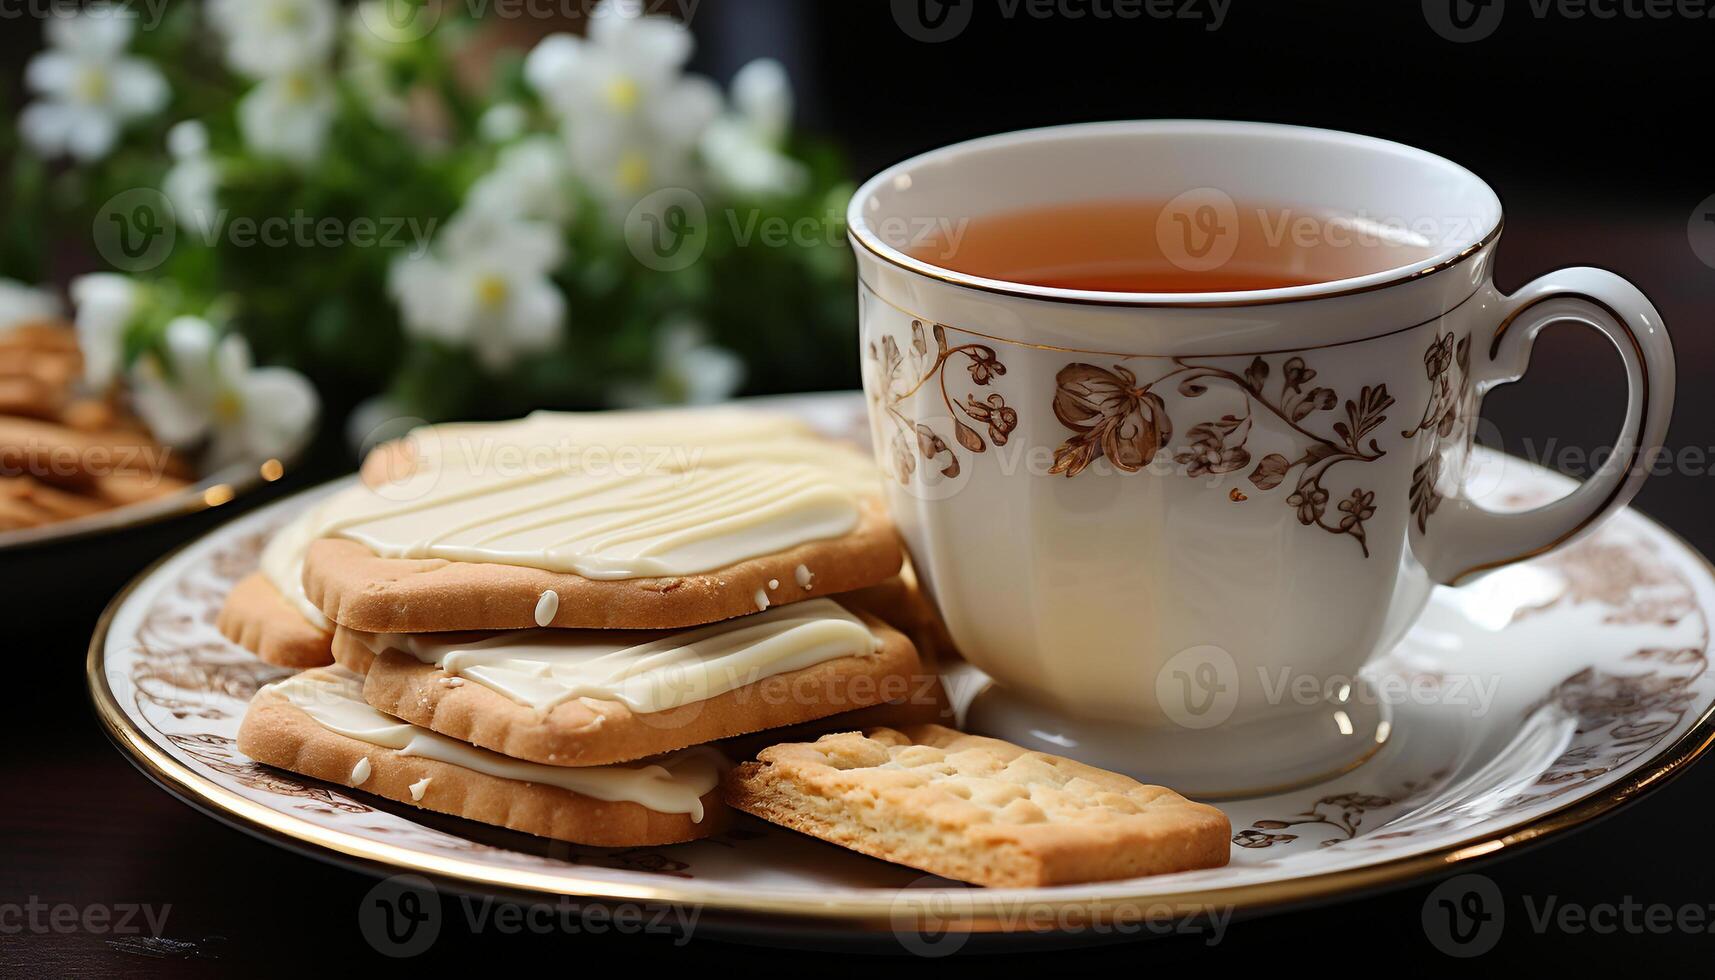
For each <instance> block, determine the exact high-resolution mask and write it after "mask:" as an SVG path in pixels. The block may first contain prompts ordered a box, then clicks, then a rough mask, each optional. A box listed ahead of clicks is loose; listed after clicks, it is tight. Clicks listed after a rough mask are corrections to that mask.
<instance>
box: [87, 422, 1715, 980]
mask: <svg viewBox="0 0 1715 980" xmlns="http://www.w3.org/2000/svg"><path fill="white" fill-rule="evenodd" d="M774 407H778V408H788V409H791V410H795V411H800V412H802V413H803V414H805V416H806V417H808V418H810V419H812V421H814V422H815V423H816V424H817V425H819V426H821V427H823V428H825V429H827V430H829V431H831V432H836V433H839V434H842V435H846V434H851V433H854V432H862V431H864V429H863V426H862V424H861V415H860V414H859V413H861V412H862V410H863V408H862V401H861V400H860V399H859V397H858V396H856V395H850V396H846V395H841V396H832V397H822V398H814V399H795V400H783V401H777V402H776V403H775V405H774ZM1503 472H1504V477H1503V480H1504V482H1505V484H1506V487H1505V489H1506V490H1507V491H1508V492H1509V495H1510V497H1511V499H1512V501H1513V502H1514V503H1517V504H1519V505H1523V504H1525V503H1528V502H1530V501H1533V500H1537V499H1540V498H1542V497H1545V496H1553V495H1556V494H1559V493H1563V492H1564V491H1565V490H1566V489H1567V487H1569V486H1570V481H1568V480H1566V479H1564V478H1562V477H1559V476H1555V475H1553V474H1550V473H1547V472H1546V471H1543V470H1541V469H1538V468H1535V467H1532V466H1530V465H1528V464H1525V463H1520V462H1517V461H1512V460H1509V461H1508V462H1507V465H1506V466H1505V467H1504V468H1503ZM318 492H325V490H324V491H311V492H310V493H307V494H300V495H299V496H297V497H293V498H290V499H287V500H284V501H280V502H279V503H277V504H274V505H272V506H269V507H267V508H264V509H262V510H259V511H256V512H254V513H251V514H248V515H246V516H244V517H243V518H241V519H239V520H236V521H234V522H232V523H230V524H228V525H226V526H224V527H222V528H220V529H219V530H217V531H215V532H213V533H211V534H209V535H208V536H207V537H205V538H203V539H201V540H199V541H197V542H194V543H193V544H191V545H189V546H188V547H186V548H184V549H183V550H181V551H179V552H177V553H175V554H173V555H171V556H170V557H168V558H167V559H165V560H164V561H162V562H161V563H158V564H157V565H156V566H155V567H153V568H152V569H150V570H149V571H147V572H145V573H144V574H143V575H142V576H140V577H139V578H138V579H137V580H136V581H135V582H133V583H132V584H131V586H130V587H129V588H127V589H126V590H125V591H124V592H123V593H122V594H121V595H120V596H119V597H118V598H117V599H115V600H114V602H113V604H112V605H111V606H110V607H109V608H108V610H107V613H106V614H105V615H104V616H103V618H102V620H101V623H100V625H99V627H98V628H97V631H96V633H95V637H94V639H93V641H92V642H91V645H90V654H89V667H88V669H89V683H90V688H91V693H92V696H93V698H94V700H95V704H96V707H97V709H98V712H99V714H100V716H101V718H102V720H103V721H104V722H105V724H106V726H107V728H108V729H109V732H110V734H111V735H112V737H113V738H114V740H115V742H117V743H118V745H119V747H120V748H121V750H122V751H123V752H124V753H125V754H126V755H127V757H129V758H130V759H131V760H132V761H133V762H134V763H135V764H136V765H137V766H138V767H139V768H141V769H142V770H143V771H144V772H145V773H147V774H148V775H150V776H151V777H152V778H154V779H155V780H156V781H157V782H159V783H160V784H161V785H162V786H164V787H165V788H167V789H168V790H169V791H170V792H172V793H174V794H175V795H177V796H179V797H181V798H183V799H184V800H186V801H187V802H190V803H191V804H192V805H193V806H195V807H197V808H198V809H201V810H203V811H205V812H208V813H210V814H213V815H215V816H216V817H218V818H219V819H222V820H224V821H227V822H229V823H232V824H234V825H236V826H239V827H240V828H242V829H245V830H247V831H249V832H251V833H253V834H256V835H257V836H260V837H262V838H264V839H267V840H271V841H275V842H278V843H280V844H283V845H285V846H288V847H292V848H295V849H298V850H301V851H303V852H305V853H307V854H311V855H314V856H316V857H319V858H322V859H326V860H332V861H337V862H340V863H344V864H348V865H352V866H356V867H360V868H363V869H366V870H370V871H376V872H380V873H384V874H395V873H404V872H410V873H416V874H421V875H425V876H427V877H429V878H431V879H433V880H435V881H437V882H440V883H442V884H448V885H452V886H455V887H458V888H461V889H464V890H476V891H485V892H500V893H507V894H514V895H516V894H520V893H526V894H538V895H571V896H585V897H590V898H596V899H603V900H609V901H635V902H643V903H661V904H673V905H694V906H696V907H697V908H698V910H699V914H700V915H701V916H702V921H703V923H704V925H705V926H707V927H711V928H751V929H767V930H771V931H774V932H776V933H777V932H778V931H779V930H783V929H784V930H804V931H805V932H806V933H814V934H816V935H820V936H824V937H825V936H827V935H828V934H829V933H830V932H834V931H838V932H859V931H867V932H870V933H874V932H877V931H879V932H880V934H881V935H880V936H879V938H878V941H880V942H882V943H887V944H891V943H894V942H898V943H902V944H904V945H906V946H907V947H909V948H916V946H921V945H922V944H923V943H925V942H929V941H931V939H933V941H935V942H942V943H944V942H947V941H948V940H947V939H946V938H945V937H947V936H953V937H963V936H965V935H967V934H968V933H969V932H976V931H1013V932H1017V931H1038V932H1039V931H1053V932H1056V933H1059V934H1074V938H1079V939H1086V940H1088V939H1104V938H1111V937H1112V936H1113V935H1115V934H1116V933H1121V934H1123V929H1124V928H1125V923H1128V922H1129V923H1131V926H1132V928H1133V929H1134V930H1137V931H1141V930H1142V929H1144V928H1146V927H1147V926H1146V925H1144V924H1146V923H1158V922H1160V921H1162V920H1163V919H1164V918H1170V917H1182V916H1189V917H1195V916H1198V915H1208V916H1222V915H1230V914H1231V913H1233V912H1240V913H1243V912H1248V911H1256V910H1261V909H1265V908H1270V907H1275V906H1278V905H1281V904H1284V903H1295V902H1301V901H1306V900H1310V899H1318V898H1328V897H1333V896H1338V895H1345V894H1353V893H1357V892H1360V891H1362V890H1365V889H1370V888H1375V887H1378V886H1382V885H1386V884H1394V883H1399V882H1402V881H1405V880H1408V879H1410V878H1413V877H1416V876H1421V875H1427V874H1433V873H1435V872H1438V871H1441V870H1443V869H1445V868H1446V867H1448V866H1450V865H1452V864H1454V863H1457V862H1460V861H1464V860H1468V859H1473V858H1478V857H1483V856H1488V855H1493V854H1495V853H1497V852H1500V851H1503V850H1505V849H1507V848H1509V847H1513V846H1515V845H1518V844H1520V843H1523V842H1525V841H1530V840H1535V839H1540V838H1543V837H1546V836H1549V835H1551V834H1554V833H1557V832H1559V831H1562V830H1565V829H1567V828H1570V827H1573V826H1576V825H1578V824H1581V823H1584V822H1586V821H1588V820H1591V819H1593V818H1594V817H1596V816H1598V815H1600V814H1603V813H1605V812H1607V811H1609V810H1611V809H1613V808H1614V807H1617V806H1620V805H1623V804H1625V803H1628V802H1630V801H1631V800H1633V799H1635V798H1636V797H1637V796H1638V795H1640V794H1641V793H1643V792H1645V791H1647V790H1648V789H1651V788H1653V787H1655V786H1657V785H1660V784H1661V783H1662V782H1663V781H1664V778H1665V777H1668V776H1670V775H1672V774H1675V773H1677V772H1679V771H1680V770H1682V769H1683V768H1684V767H1685V766H1686V765H1688V764H1689V763H1690V762H1691V761H1692V760H1693V759H1695V758H1696V757H1697V756H1698V755H1699V754H1700V753H1701V752H1703V751H1704V750H1705V749H1706V748H1707V747H1708V745H1709V744H1710V742H1711V740H1712V738H1715V713H1712V705H1715V675H1712V674H1711V672H1710V670H1709V611H1710V610H1711V609H1712V608H1715V574H1712V570H1711V568H1710V566H1709V564H1708V563H1707V562H1706V561H1705V560H1704V559H1703V558H1702V557H1701V556H1700V555H1698V554H1697V553H1696V552H1695V551H1693V550H1691V549H1690V548H1689V547H1687V546H1686V545H1685V544H1684V543H1683V542H1681V541H1680V540H1679V539H1677V538H1675V537H1674V536H1673V535H1672V534H1671V533H1669V532H1667V531H1665V530H1663V529H1662V528H1661V527H1659V526H1657V525H1655V524H1653V523H1652V522H1650V521H1649V520H1647V519H1646V518H1644V517H1642V516H1641V515H1639V514H1637V513H1636V512H1633V511H1627V512H1624V513H1622V514H1620V515H1619V516H1618V517H1616V518H1615V519H1614V520H1613V521H1612V522H1611V523H1609V524H1608V525H1607V526H1606V527H1605V528H1604V529H1603V530H1602V531H1600V532H1599V533H1598V534H1596V535H1595V536H1594V537H1593V538H1590V539H1587V540H1586V541H1584V542H1582V543H1580V544H1578V545H1576V546H1574V547H1572V548H1570V549H1568V550H1566V551H1564V552H1560V553H1558V554H1555V555H1552V556H1550V557H1548V558H1546V559H1541V560H1537V561H1533V562H1529V563H1526V564H1523V565H1518V566H1514V567H1512V568H1510V569H1505V570H1502V571H1500V572H1498V573H1496V574H1494V575H1491V576H1489V577H1488V578H1486V579H1483V580H1481V581H1479V582H1477V583H1476V584H1474V585H1471V586H1468V587H1466V588H1463V589H1459V590H1451V589H1443V590H1440V591H1438V592H1437V593H1436V595H1435V596H1434V598H1433V600H1432V601H1431V604H1430V607H1429V609H1428V611H1427V613H1426V614H1425V615H1424V617H1423V619H1422V620H1421V621H1420V622H1419V623H1418V624H1417V626H1416V627H1415V628H1414V629H1413V630H1412V632H1411V634H1410V636H1409V637H1408V639H1407V640H1406V641H1405V642H1404V643H1403V644H1401V645H1400V646H1399V647H1398V648H1397V649H1395V650H1394V651H1393V652H1392V653H1391V654H1389V655H1388V656H1387V657H1385V658H1383V659H1382V660H1381V661H1379V662H1377V663H1376V664H1373V665H1372V666H1371V668H1370V669H1369V670H1368V671H1366V674H1365V677H1366V679H1367V680H1368V681H1370V682H1371V684H1372V685H1373V687H1374V688H1375V690H1377V691H1379V692H1382V696H1383V697H1390V698H1391V699H1392V700H1390V701H1388V704H1387V709H1388V712H1389V713H1390V717H1389V723H1390V727H1391V734H1390V736H1389V737H1388V738H1386V740H1385V742H1384V744H1382V745H1381V747H1380V749H1379V750H1378V751H1376V752H1375V753H1374V754H1373V756H1371V757H1370V758H1369V759H1368V761H1366V762H1364V763H1363V764H1362V765H1359V766H1357V767H1356V768H1354V769H1352V770H1350V771H1349V772H1346V773H1344V774H1341V775H1339V776H1337V777H1335V778H1332V779H1329V780H1326V781H1324V782H1321V783H1318V784H1316V785H1311V786H1305V787H1302V788H1299V789H1293V790H1289V791H1285V792H1280V793H1275V794H1272V795H1268V796H1262V797H1258V798H1254V799H1246V800H1241V801H1237V802H1231V803H1225V804H1222V806H1223V809H1225V810H1226V811H1227V813H1228V815H1229V816H1230V817H1231V818H1232V823H1233V830H1234V837H1233V849H1232V862H1231V863H1230V864H1229V865H1228V866H1227V867H1225V868H1221V869H1218V870H1211V871H1199V872H1193V873H1187V874H1176V875H1162V876H1158V877H1154V878H1140V879H1132V880H1126V881H1114V882H1104V883H1101V884H1094V885H1080V886H1066V887H1059V888H1050V889H1040V890H985V889H978V888H968V887H965V886H962V885H958V884H954V883H951V882H946V881H943V880H940V879H936V878H928V877H925V876H923V875H922V874H921V873H919V872H916V871H913V870H911V869H908V868H902V867H895V866H892V865H888V864H884V863H882V862H879V861H874V860H871V859H869V858H865V857H860V856H858V855H856V854H853V853H850V852H847V851H844V850H842V849H840V848H837V847H834V846H832V845H828V844H824V843H821V842H819V841H815V840H811V839H809V838H805V837H801V836H799V835H796V834H793V833H791V832H789V831H785V830H781V829H778V828H774V827H770V826H766V825H764V824H761V823H757V822H751V821H746V822H742V823H740V824H739V825H738V827H737V828H736V829H735V830H734V831H732V832H730V833H729V834H727V835H725V836H723V837H720V838H717V839H714V840H709V841H703V842H698V843H694V844H685V845H678V846H673V847H660V848H640V849H633V850H624V851H610V850H603V849H598V848H586V847H576V846H571V845H565V844H560V843H556V842H549V841H543V840H538V839H535V838H530V837H526V836H523V835H519V834H513V833H509V832H506V831H499V830H495V829H493V828H488V827H484V826H481V825H478V824H474V823H467V822H464V821H459V820H455V819H451V818H444V817H438V816H436V815H433V814H425V813H421V812H418V811H415V810H412V809H411V808H408V807H401V806H397V805H393V804H387V803H384V802H382V801H380V800H377V799H375V798H373V797H369V796H366V795H364V794H362V793H358V792H353V791H350V790H347V789H345V788H344V787H339V786H332V785H328V784H323V783H316V782H310V781H306V780H302V779H300V778H298V777H296V776H293V775H290V774H288V773H284V772H280V771H278V770H274V769H269V768H266V767H263V766H260V765H257V764H255V763H253V762H251V761H250V760H248V759H246V758H245V757H243V756H242V755H240V754H239V753H238V752H237V750H236V748H235V747H234V745H233V737H234V735H235V733H236V732H237V729H238V723H239V719H240V718H241V717H242V716H243V713H244V708H245V705H246V703H247V701H248V700H249V698H250V695H251V694H252V693H253V692H254V691H255V689H256V688H257V687H258V686H259V685H261V684H263V683H265V682H267V681H269V680H272V679H274V678H276V677H278V676H280V675H281V674H282V673H284V672H283V671H280V670H278V669H276V668H271V667H268V666H265V665H263V664H261V663H259V662H258V661H256V660H255V659H254V658H252V657H251V656H249V655H248V654H246V653H245V652H244V651H242V650H240V649H238V648H237V647H235V646H233V645H232V644H230V643H228V642H226V641H225V640H223V639H222V638H221V637H220V635H219V633H218V632H217V631H216V630H215V628H214V619H215V612H216V610H217V609H218V608H219V606H220V603H221V601H222V599H223V598H224V597H225V595H226V592H227V590H228V589H229V588H230V587H231V586H232V584H233V583H234V582H236V581H237V580H238V578H239V577H241V576H242V575H244V574H245V573H247V572H248V571H250V570H251V569H252V568H254V567H255V565H256V561H257V556H258V553H259V551H260V549H261V547H262V544H263V542H264V541H265V540H266V538H267V537H268V535H269V534H270V533H271V532H272V531H273V529H274V528H276V527H278V526H280V525H281V524H282V523H284V522H285V521H286V520H287V519H288V518H289V517H290V516H291V515H293V514H294V513H296V512H297V511H298V510H299V509H300V508H302V507H303V506H305V505H306V504H307V503H308V502H309V501H310V499H312V497H313V496H314V495H315V494H316V493H318ZM1388 692H1393V693H1392V694H1391V695H1390V694H1388ZM1097 926H1100V928H1096V927H1097ZM925 937H930V938H925ZM934 937H940V938H934ZM913 944H916V946H914V945H913ZM896 948H897V947H896ZM944 948H945V947H944V946H943V947H937V949H944Z"/></svg>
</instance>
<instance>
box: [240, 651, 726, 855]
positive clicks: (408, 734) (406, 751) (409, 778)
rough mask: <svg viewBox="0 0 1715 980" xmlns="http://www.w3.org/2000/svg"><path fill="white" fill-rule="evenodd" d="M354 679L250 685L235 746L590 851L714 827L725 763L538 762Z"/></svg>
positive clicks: (700, 757) (714, 757)
mask: <svg viewBox="0 0 1715 980" xmlns="http://www.w3.org/2000/svg"><path fill="white" fill-rule="evenodd" d="M361 683H362V682H361V680H360V679H359V678H357V677H356V676H354V675H352V674H349V673H347V672H345V671H342V670H340V669H338V668H333V667H323V668H317V669H314V670H308V671H305V672H303V673H301V674H297V675H294V676H293V677H289V678H287V679H286V680H283V681H280V682H278V683H275V684H270V685H268V686H267V687H264V688H262V689H261V690H260V691H258V692H256V696H255V698H253V699H252V700H251V702H250V709H249V710H248V711H247V712H245V715H244V721H243V723H242V724H241V725H240V727H239V730H238V749H239V751H241V752H243V753H244V754H245V755H247V756H249V757H250V758H252V759H255V760H256V761H257V762H262V763H266V764H267V765H271V766H278V767H280V768H281V769H286V770H290V771H291V772H295V773H300V774H302V775H306V776H311V777H314V778H316V779H322V780H326V781H328V782H331V783H337V784H339V785H342V786H350V787H353V788H355V789H362V790H364V791H365V792H369V793H374V794H375V795H377V796H381V797H384V798H386V799H390V800H394V801H397V802H400V803H408V804H411V805H413V806H418V807H422V808H424V809H427V810H434V811H435V812H437V813H446V814H450V815H452V816H455V817H464V818H466V819H469V820H475V821H478V822H480V823H486V824H492V825H494V826H497V827H506V828H508V829H511V830H517V831H522V832H524V833H527V834H535V835H537V836H539V837H552V838H555V839H558V840H564V841H572V842H575V843H580V844H591V845H597V846H602V847H635V846H642V845H648V844H670V843H675V842H678V841H686V840H695V839H698V838H702V837H708V836H711V835H712V834H715V833H717V832H719V831H720V830H722V829H723V828H724V827H725V825H726V822H727V820H728V816H729V813H728V811H727V809H726V806H725V805H724V804H723V803H722V802H721V798H720V790H719V786H718V783H719V781H720V773H721V770H722V769H723V768H724V767H725V760H724V758H723V757H721V756H720V754H719V753H718V752H716V751H714V750H713V749H709V748H706V747H699V748H695V749H688V750H686V751H683V752H677V753H674V754H673V755H670V756H664V757H661V758H658V759H652V760H647V761H645V762H641V763H636V764H632V765H623V766H619V765H616V766H596V767H590V768H584V769H573V768H566V767H554V766H543V765H538V764H536V763H532V762H522V761H519V760H517V759H509V758H507V757H505V756H502V755H497V754H495V753H493V752H489V751H487V750H485V749H479V748H475V747H473V746H470V745H466V744H464V743H461V742H458V741H455V740H453V739H450V738H447V737H446V736H444V735H439V734H436V733H435V732H431V731H428V730H426V729H422V728H417V727H415V726H413V725H408V724H406V723H404V722H402V721H399V720H398V719H396V718H391V717H388V716H387V715H384V714H382V713H381V712H379V711H376V710H375V709H374V708H372V707H370V706H369V705H368V704H366V703H364V701H363V700H362V694H361Z"/></svg>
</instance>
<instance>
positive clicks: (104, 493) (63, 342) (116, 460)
mask: <svg viewBox="0 0 1715 980" xmlns="http://www.w3.org/2000/svg"><path fill="white" fill-rule="evenodd" d="M82 374H83V355H82V354H81V352H80V351H79V349H78V345H77V336H76V335H75V334H74V333H73V332H72V330H71V328H70V327H68V326H66V325H64V324H61V323H57V322H53V321H42V322H38V323H25V324H22V325H19V326H15V327H12V328H11V329H8V330H4V331H0V531H12V530H20V529H23V528H34V527H41V526H43V525H47V524H54V523H57V522H59V521H66V520H71V519H73V518H78V517H87V516H89V515H91V514H96V513H100V512H101V511H104V510H110V509H112V508H114V507H119V506H123V505H125V504H131V503H138V502H141V501H145V500H150V499H153V498H155V497H160V496H164V495H166V494H169V493H174V492H177V491H179V490H182V489H183V488H185V487H186V486H189V484H190V480H191V478H192V477H193V476H194V474H193V473H192V471H191V468H190V466H189V462H188V460H186V459H183V458H181V454H178V453H175V452H173V451H172V450H170V449H168V448H167V447H165V446H163V445H161V444H160V443H158V442H156V441H155V440H154V439H153V438H152V437H151V436H150V435H149V432H148V430H147V429H146V428H145V427H144V425H143V423H142V422H140V421H138V420H137V418H136V417H134V416H132V415H131V414H130V413H128V412H127V411H126V410H125V409H124V407H123V405H122V404H121V403H120V402H119V401H118V400H117V399H116V398H112V397H94V396H91V395H88V394H85V393H82V392H80V387H81V385H80V381H81V379H82Z"/></svg>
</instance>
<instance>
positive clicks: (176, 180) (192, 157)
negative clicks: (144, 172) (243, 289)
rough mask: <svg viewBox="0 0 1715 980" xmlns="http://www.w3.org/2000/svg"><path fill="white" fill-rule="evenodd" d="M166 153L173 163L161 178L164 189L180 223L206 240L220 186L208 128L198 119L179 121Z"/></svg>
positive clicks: (212, 221) (213, 219)
mask: <svg viewBox="0 0 1715 980" xmlns="http://www.w3.org/2000/svg"><path fill="white" fill-rule="evenodd" d="M167 152H168V153H170V154H172V157H173V166H172V169H170V170H168V171H167V176H166V177H165V178H164V179H163V180H162V181H161V191H162V192H163V193H165V194H166V195H167V200H168V201H169V202H170V203H171V204H172V205H173V215H174V217H176V218H177V219H178V222H179V224H181V225H184V226H185V227H186V228H188V229H190V230H192V231H194V232H196V233H197V234H199V235H201V236H202V237H203V238H204V239H205V240H206V239H208V238H210V237H211V236H212V235H213V233H214V226H215V222H216V219H217V214H218V212H217V205H216V203H215V193H216V192H217V191H218V190H219V189H220V168H219V167H217V166H216V165H215V162H214V160H213V159H212V158H211V157H210V156H209V155H208V130H207V129H205V128H204V127H203V124H202V123H200V122H198V121H196V120H195V119H187V120H185V121H184V122H181V123H178V124H176V125H175V126H173V128H172V129H169V130H167Z"/></svg>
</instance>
